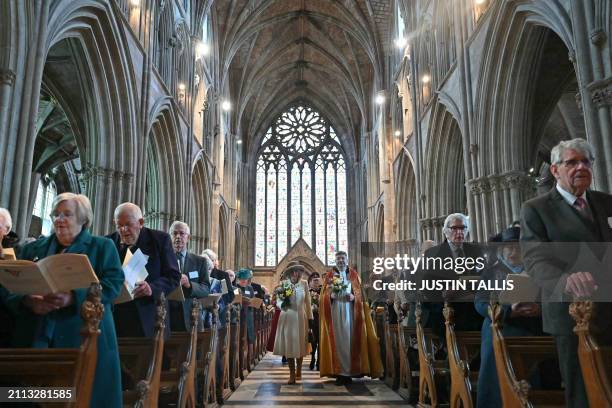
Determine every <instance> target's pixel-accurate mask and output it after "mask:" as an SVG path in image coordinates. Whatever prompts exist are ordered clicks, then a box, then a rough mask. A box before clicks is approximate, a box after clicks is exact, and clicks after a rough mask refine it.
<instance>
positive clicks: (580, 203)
mask: <svg viewBox="0 0 612 408" xmlns="http://www.w3.org/2000/svg"><path fill="white" fill-rule="evenodd" d="M574 208H576V209H577V210H578V212H579V213H580V214H581V215H582V216H583V217H585V218H587V219H589V220H591V221H593V217H592V216H591V213H590V212H589V208H588V207H587V202H586V200H585V199H584V198H582V197H578V198H576V201H574Z"/></svg>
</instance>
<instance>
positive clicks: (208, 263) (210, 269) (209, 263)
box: [201, 253, 215, 273]
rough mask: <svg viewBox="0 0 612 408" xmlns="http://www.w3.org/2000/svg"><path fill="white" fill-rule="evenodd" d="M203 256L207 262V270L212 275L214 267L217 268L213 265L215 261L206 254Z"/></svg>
mask: <svg viewBox="0 0 612 408" xmlns="http://www.w3.org/2000/svg"><path fill="white" fill-rule="evenodd" d="M201 256H202V258H204V261H205V262H206V270H207V271H208V273H210V271H212V270H213V267H214V266H215V265H214V264H213V261H212V260H211V259H210V257H209V256H208V255H206V254H205V253H203V254H202V255H201Z"/></svg>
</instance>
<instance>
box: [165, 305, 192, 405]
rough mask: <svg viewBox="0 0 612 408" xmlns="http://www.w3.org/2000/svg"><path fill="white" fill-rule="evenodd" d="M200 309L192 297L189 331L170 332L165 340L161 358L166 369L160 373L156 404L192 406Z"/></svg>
mask: <svg viewBox="0 0 612 408" xmlns="http://www.w3.org/2000/svg"><path fill="white" fill-rule="evenodd" d="M200 311H201V306H200V302H199V301H198V300H193V303H192V308H191V327H190V331H188V332H172V334H171V335H170V337H169V338H168V339H167V340H166V341H165V344H164V357H165V358H164V359H165V361H166V362H167V363H168V368H167V369H165V370H163V371H162V373H161V378H160V391H159V404H160V406H166V405H175V404H176V406H178V407H185V406H190V407H195V405H196V398H197V397H196V348H197V341H198V323H199V321H200Z"/></svg>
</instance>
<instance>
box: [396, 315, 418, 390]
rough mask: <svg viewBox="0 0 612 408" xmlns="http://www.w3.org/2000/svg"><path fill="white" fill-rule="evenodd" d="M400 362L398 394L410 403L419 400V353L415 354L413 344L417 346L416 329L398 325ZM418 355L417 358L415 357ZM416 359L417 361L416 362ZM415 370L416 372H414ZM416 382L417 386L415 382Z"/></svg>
mask: <svg viewBox="0 0 612 408" xmlns="http://www.w3.org/2000/svg"><path fill="white" fill-rule="evenodd" d="M397 330H398V337H399V339H400V341H399V353H400V354H399V355H400V358H399V361H400V383H399V388H398V390H397V393H398V394H399V395H401V396H402V398H403V399H405V400H407V401H408V402H412V401H413V400H414V401H415V402H416V401H417V399H418V392H417V393H415V391H418V379H419V372H418V370H417V367H418V352H416V353H415V350H414V348H413V347H412V345H413V344H415V345H416V328H415V327H404V326H402V325H401V324H398V327H397ZM415 354H416V356H415ZM415 357H416V360H415ZM413 370H414V371H413ZM415 380H416V384H414V381H415Z"/></svg>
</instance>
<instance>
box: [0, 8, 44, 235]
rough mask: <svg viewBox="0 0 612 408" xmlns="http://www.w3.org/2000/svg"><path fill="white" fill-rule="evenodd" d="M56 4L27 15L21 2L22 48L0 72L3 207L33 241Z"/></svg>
mask: <svg viewBox="0 0 612 408" xmlns="http://www.w3.org/2000/svg"><path fill="white" fill-rule="evenodd" d="M50 4H51V2H48V1H40V2H33V4H32V5H31V7H29V10H28V12H27V13H26V12H25V10H24V9H23V7H25V5H22V4H21V3H20V2H15V5H16V9H17V13H18V14H19V13H21V14H22V16H21V17H23V21H22V22H23V27H22V30H18V31H19V32H15V33H14V34H15V36H16V38H15V42H14V44H15V45H14V46H15V47H17V48H16V49H13V50H9V51H10V52H12V53H13V57H12V58H9V59H6V60H7V61H13V62H14V63H15V65H14V66H10V67H9V66H2V67H0V134H1V135H2V143H1V145H2V146H1V147H0V179H2V184H1V185H0V206H2V207H6V208H8V210H9V211H10V212H11V215H12V218H13V225H14V230H15V232H16V233H17V234H18V235H19V236H27V231H28V229H29V224H30V221H31V218H32V214H31V213H28V209H29V208H30V203H29V200H30V197H29V196H30V182H31V174H32V161H33V157H34V145H35V139H36V129H35V122H36V121H35V120H34V118H36V116H37V114H38V103H39V99H40V86H41V82H42V73H43V68H44V65H45V56H46V55H47V48H46V47H47V35H48V33H47V25H48V16H49V7H50ZM16 44H19V45H18V46H17V45H16ZM0 52H4V50H0Z"/></svg>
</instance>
